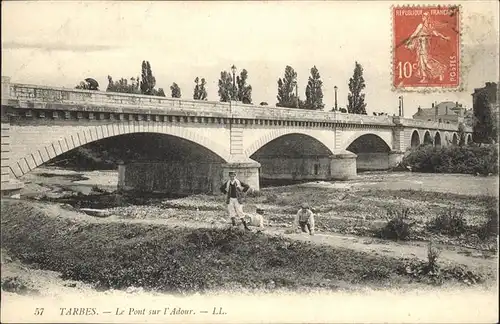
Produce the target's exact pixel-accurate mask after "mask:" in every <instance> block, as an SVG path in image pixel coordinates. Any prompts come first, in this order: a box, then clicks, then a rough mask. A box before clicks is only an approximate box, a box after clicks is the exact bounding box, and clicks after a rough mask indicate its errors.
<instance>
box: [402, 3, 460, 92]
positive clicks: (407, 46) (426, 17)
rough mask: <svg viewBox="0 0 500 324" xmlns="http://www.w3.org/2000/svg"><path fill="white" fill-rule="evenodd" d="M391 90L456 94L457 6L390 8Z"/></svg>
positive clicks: (458, 24)
mask: <svg viewBox="0 0 500 324" xmlns="http://www.w3.org/2000/svg"><path fill="white" fill-rule="evenodd" d="M392 22H393V24H392V33H393V48H392V53H393V57H392V87H393V90H396V91H398V90H399V91H401V90H403V91H404V90H406V91H419V92H421V91H439V90H459V89H460V85H461V81H462V80H461V75H460V69H461V61H460V59H461V55H460V47H461V43H460V6H450V5H447V6H438V5H436V6H397V7H392Z"/></svg>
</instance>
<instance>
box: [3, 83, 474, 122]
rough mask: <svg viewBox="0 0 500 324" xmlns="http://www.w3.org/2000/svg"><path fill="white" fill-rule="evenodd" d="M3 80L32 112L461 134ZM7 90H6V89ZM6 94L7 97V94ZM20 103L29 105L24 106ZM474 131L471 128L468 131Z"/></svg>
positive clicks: (359, 118)
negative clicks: (187, 117)
mask: <svg viewBox="0 0 500 324" xmlns="http://www.w3.org/2000/svg"><path fill="white" fill-rule="evenodd" d="M9 81H10V80H9V78H8V77H2V105H14V106H18V107H19V108H28V109H30V108H31V109H53V110H79V111H80V110H83V111H98V112H125V113H128V112H131V113H144V114H155V113H158V112H161V113H175V114H178V113H180V114H181V115H195V116H202V115H203V116H207V117H208V116H216V117H223V118H240V119H254V120H255V119H268V120H285V121H286V120H290V121H313V122H325V123H335V124H357V125H363V124H366V125H378V126H387V127H392V126H395V125H400V126H403V127H415V128H429V129H441V130H449V131H457V130H458V125H457V124H446V123H438V122H429V121H422V120H415V119H406V118H402V117H399V116H368V115H358V114H348V113H341V112H338V111H335V112H334V111H318V110H306V109H298V108H281V107H274V106H256V105H245V104H242V103H240V102H231V103H226V102H218V101H203V100H189V99H176V98H166V97H158V96H148V95H141V94H130V93H114V92H106V91H90V90H80V89H69V88H58V87H49V86H41V85H30V84H21V83H10V82H9ZM4 87H5V89H4ZM5 94H6V95H5ZM20 103H24V104H25V103H28V104H27V105H22V104H20ZM470 131H472V130H471V129H470V128H467V129H466V132H470Z"/></svg>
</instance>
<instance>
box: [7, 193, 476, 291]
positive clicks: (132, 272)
mask: <svg viewBox="0 0 500 324" xmlns="http://www.w3.org/2000/svg"><path fill="white" fill-rule="evenodd" d="M37 206H39V205H34V204H32V203H29V202H26V201H13V200H2V205H1V207H2V210H1V211H2V228H1V234H2V236H1V240H2V247H3V248H7V249H8V250H9V253H10V254H11V255H13V256H14V257H16V258H19V259H20V260H21V261H23V262H27V263H31V264H35V265H37V266H38V267H40V268H42V269H47V270H54V271H58V272H61V273H62V275H63V277H64V278H68V279H73V280H80V281H84V282H90V283H93V284H95V286H96V287H99V288H102V289H107V288H118V289H120V288H126V287H130V286H141V287H144V288H146V289H154V290H159V291H168V292H190V291H191V292H192V291H207V290H240V289H251V290H252V289H264V290H275V289H281V288H283V289H292V290H301V289H309V288H323V289H330V290H334V289H338V288H339V287H345V286H352V285H354V286H356V285H363V286H364V285H368V286H373V287H381V286H382V287H384V286H392V285H394V284H396V285H402V284H406V283H410V282H412V281H424V282H434V283H436V282H442V281H443V280H445V281H446V280H455V279H459V280H462V279H463V278H462V277H460V276H464V275H465V276H467V273H466V271H465V270H464V269H461V268H452V269H443V271H441V272H440V273H439V280H438V281H436V280H434V279H435V278H437V277H436V276H435V275H434V274H433V275H431V276H430V277H429V276H427V274H426V273H425V271H424V272H418V273H417V274H416V272H415V271H417V270H416V269H425V265H422V264H421V263H419V262H417V261H415V260H406V261H405V260H398V259H394V258H387V257H378V256H377V257H376V256H373V255H370V254H367V253H362V252H355V251H352V250H345V249H332V248H331V247H325V246H316V245H312V244H309V243H303V242H297V241H293V240H289V239H285V238H283V237H280V236H268V235H265V234H259V233H253V232H251V233H248V232H244V231H240V230H234V229H188V228H171V227H168V226H165V225H158V224H147V223H128V222H106V221H100V220H95V219H93V218H89V219H87V218H85V216H82V217H81V218H69V217H64V216H57V217H55V216H51V215H48V214H46V213H45V212H43V211H42V210H41V209H40V207H37ZM418 271H420V270H418ZM457 276H459V277H457ZM470 276H472V278H473V279H472V280H473V282H480V281H481V280H482V278H481V277H480V276H478V275H476V274H472V273H471V274H470Z"/></svg>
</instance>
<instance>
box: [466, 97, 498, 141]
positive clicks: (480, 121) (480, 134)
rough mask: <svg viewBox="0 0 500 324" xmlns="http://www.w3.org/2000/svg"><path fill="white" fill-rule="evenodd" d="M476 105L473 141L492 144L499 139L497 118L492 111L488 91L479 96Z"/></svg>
mask: <svg viewBox="0 0 500 324" xmlns="http://www.w3.org/2000/svg"><path fill="white" fill-rule="evenodd" d="M477 96H478V97H477V99H476V102H475V103H474V108H473V109H474V126H473V128H472V140H473V141H474V142H475V143H491V142H492V140H493V139H497V135H496V126H495V125H496V118H495V116H494V115H493V112H492V111H491V104H490V100H489V98H488V93H487V92H486V91H481V92H480V93H479V94H478V95H477Z"/></svg>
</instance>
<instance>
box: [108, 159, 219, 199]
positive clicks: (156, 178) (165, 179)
mask: <svg viewBox="0 0 500 324" xmlns="http://www.w3.org/2000/svg"><path fill="white" fill-rule="evenodd" d="M118 171H119V172H118V173H119V175H118V190H123V191H138V192H150V193H169V194H199V193H217V192H219V187H220V185H221V184H222V169H221V164H219V163H198V162H192V163H185V162H169V163H164V162H134V163H129V164H127V165H120V166H119V168H118Z"/></svg>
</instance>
